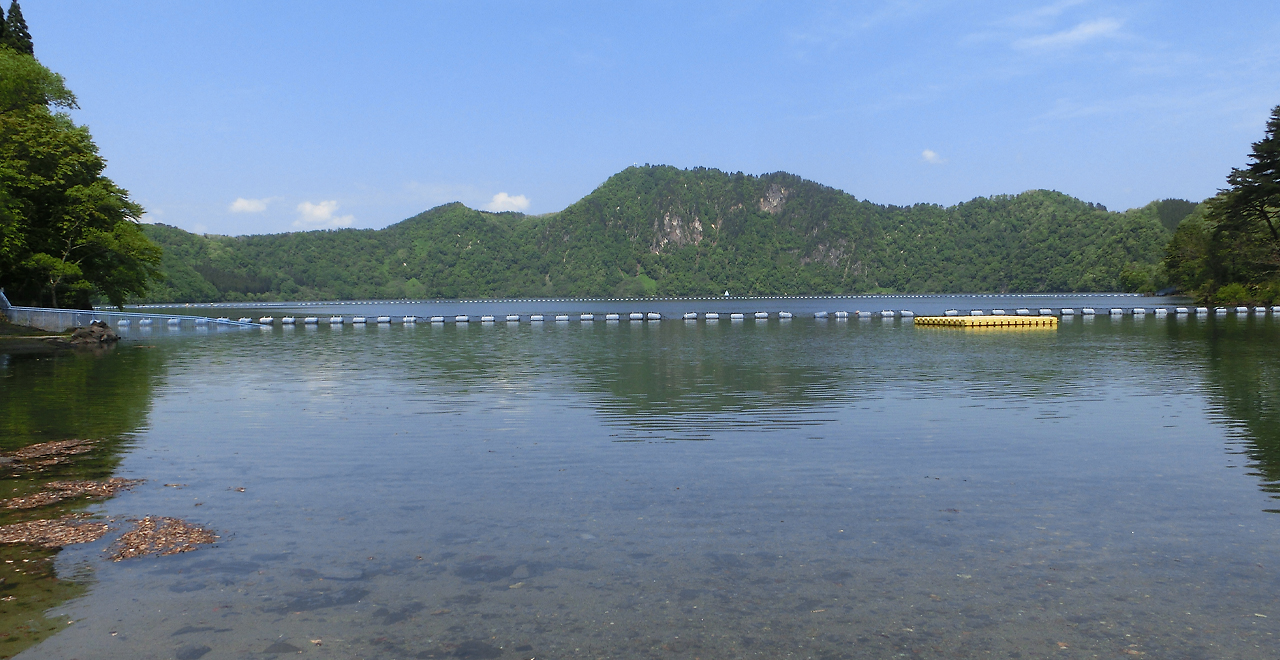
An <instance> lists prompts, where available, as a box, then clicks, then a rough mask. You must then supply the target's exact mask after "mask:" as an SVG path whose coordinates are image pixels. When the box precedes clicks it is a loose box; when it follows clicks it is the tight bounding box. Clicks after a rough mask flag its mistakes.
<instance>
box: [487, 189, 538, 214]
mask: <svg viewBox="0 0 1280 660" xmlns="http://www.w3.org/2000/svg"><path fill="white" fill-rule="evenodd" d="M527 208H529V198H528V197H525V196H524V195H516V196H514V197H512V196H511V195H508V194H507V193H504V192H500V193H498V194H496V195H494V196H493V199H491V200H489V203H488V204H485V205H484V210H486V211H523V210H525V209H527Z"/></svg>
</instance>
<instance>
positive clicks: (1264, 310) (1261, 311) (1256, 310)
mask: <svg viewBox="0 0 1280 660" xmlns="http://www.w3.org/2000/svg"><path fill="white" fill-rule="evenodd" d="M1253 313H1254V314H1266V313H1267V308H1266V307H1254V308H1253Z"/></svg>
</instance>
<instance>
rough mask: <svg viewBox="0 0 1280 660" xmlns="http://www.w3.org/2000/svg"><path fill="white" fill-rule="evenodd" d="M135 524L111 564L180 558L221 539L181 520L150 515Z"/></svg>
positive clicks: (114, 552) (117, 544) (117, 546)
mask: <svg viewBox="0 0 1280 660" xmlns="http://www.w3.org/2000/svg"><path fill="white" fill-rule="evenodd" d="M133 522H134V526H133V529H131V530H129V531H127V532H125V533H124V534H122V535H121V536H120V538H119V539H117V540H116V542H115V543H114V544H113V545H112V546H111V561H121V560H123V559H132V558H134V557H142V556H145V555H161V556H163V555H176V554H178V553H181V552H191V551H192V550H197V549H199V546H201V545H205V544H209V543H213V542H215V541H217V540H218V536H217V535H216V534H214V533H213V532H212V531H210V530H208V529H205V528H203V527H199V526H197V525H192V524H191V523H189V522H187V521H185V520H180V519H178V518H166V517H162V516H147V517H145V518H143V519H141V520H136V521H133Z"/></svg>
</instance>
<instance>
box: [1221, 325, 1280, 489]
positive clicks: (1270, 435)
mask: <svg viewBox="0 0 1280 660" xmlns="http://www.w3.org/2000/svg"><path fill="white" fill-rule="evenodd" d="M1204 345H1205V358H1206V361H1207V365H1208V368H1207V369H1206V373H1207V375H1208V380H1209V383H1208V384H1209V387H1210V390H1209V396H1210V398H1211V400H1213V401H1214V402H1215V403H1217V404H1219V405H1220V406H1221V407H1222V412H1223V413H1225V414H1226V415H1227V416H1228V417H1230V418H1231V420H1232V421H1234V422H1236V423H1237V424H1238V425H1239V426H1238V427H1237V429H1238V430H1239V431H1241V432H1242V434H1241V435H1242V437H1241V442H1240V444H1239V447H1238V451H1239V452H1240V453H1241V454H1243V455H1245V456H1247V457H1248V458H1249V461H1250V467H1252V468H1254V469H1255V470H1257V475H1258V476H1260V477H1261V478H1262V489H1263V490H1265V491H1267V492H1270V493H1280V351H1278V350H1277V349H1280V323H1276V322H1275V321H1273V320H1272V319H1266V320H1263V319H1256V318H1250V319H1248V320H1241V319H1228V320H1225V321H1218V322H1216V323H1212V324H1210V325H1209V326H1207V327H1206V328H1205V330H1204ZM1278 497H1280V496H1278Z"/></svg>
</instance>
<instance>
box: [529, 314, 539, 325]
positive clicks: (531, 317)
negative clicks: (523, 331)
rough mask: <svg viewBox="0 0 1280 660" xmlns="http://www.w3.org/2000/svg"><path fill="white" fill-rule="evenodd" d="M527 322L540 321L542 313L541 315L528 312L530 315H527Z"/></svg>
mask: <svg viewBox="0 0 1280 660" xmlns="http://www.w3.org/2000/svg"><path fill="white" fill-rule="evenodd" d="M529 322H530V323H542V315H541V314H530V315H529Z"/></svg>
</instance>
